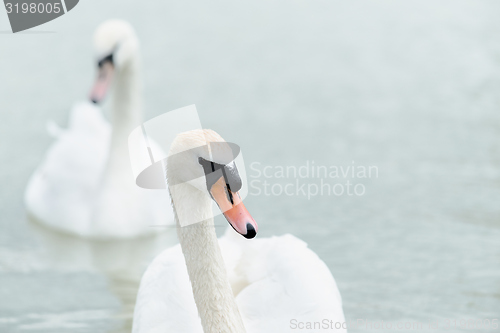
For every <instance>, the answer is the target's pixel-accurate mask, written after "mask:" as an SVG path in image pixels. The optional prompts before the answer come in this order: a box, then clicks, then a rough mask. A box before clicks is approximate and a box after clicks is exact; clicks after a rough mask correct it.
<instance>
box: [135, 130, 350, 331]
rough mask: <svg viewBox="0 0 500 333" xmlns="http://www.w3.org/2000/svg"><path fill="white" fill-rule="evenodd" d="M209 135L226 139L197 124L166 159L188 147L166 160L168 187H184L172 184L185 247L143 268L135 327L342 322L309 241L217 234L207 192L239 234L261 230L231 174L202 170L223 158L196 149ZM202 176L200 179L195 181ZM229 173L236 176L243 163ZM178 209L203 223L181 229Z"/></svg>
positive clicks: (262, 327)
mask: <svg viewBox="0 0 500 333" xmlns="http://www.w3.org/2000/svg"><path fill="white" fill-rule="evenodd" d="M205 140H207V142H224V140H223V139H222V138H221V137H220V136H219V135H218V134H217V133H215V132H213V131H210V130H203V131H202V130H196V131H190V132H185V133H182V134H180V135H178V136H177V138H176V140H175V141H174V143H173V144H172V147H171V150H170V156H172V155H173V154H177V153H179V152H181V151H189V153H187V154H184V156H183V157H184V158H183V159H176V160H172V159H170V158H169V161H168V162H167V179H168V184H181V185H176V186H174V187H172V186H170V192H171V196H172V200H173V202H175V207H174V208H175V209H174V215H175V218H176V221H177V233H178V237H179V241H180V244H178V245H176V246H174V247H172V248H169V249H167V250H165V251H164V252H163V253H161V254H160V255H159V256H157V257H156V259H155V260H154V261H153V262H152V264H151V265H150V266H149V268H148V270H147V271H146V273H145V274H144V276H143V278H142V281H141V286H140V289H139V294H138V299H137V303H136V307H135V311H134V323H133V333H160V332H176V333H182V332H189V333H196V332H205V333H209V332H224V333H226V332H227V333H239V332H259V333H262V332H273V333H279V332H296V331H298V330H297V328H307V327H309V326H308V325H312V326H311V327H313V329H309V330H301V331H307V332H314V331H324V329H325V325H330V326H331V327H334V328H335V325H337V327H338V325H344V327H345V324H343V323H344V315H343V311H342V301H341V297H340V293H339V291H338V289H337V286H336V283H335V280H334V279H333V277H332V275H331V273H330V271H329V270H328V268H327V266H326V265H325V263H324V262H323V261H322V260H321V259H319V258H318V256H317V255H316V254H315V253H314V252H312V251H311V250H310V249H308V248H307V245H306V244H305V243H304V242H303V241H301V240H299V239H297V238H295V237H294V236H292V235H284V236H281V237H272V238H264V239H255V240H247V239H244V238H243V237H241V236H238V235H236V232H235V231H233V230H232V229H230V228H228V231H227V232H226V234H225V235H224V236H223V237H222V238H220V239H219V240H218V239H217V237H216V234H215V228H214V226H213V218H212V217H211V199H210V197H212V198H213V199H214V200H215V201H216V202H217V204H218V205H219V207H221V209H222V211H225V210H226V209H227V211H225V212H224V216H225V217H226V219H227V220H228V222H229V223H230V225H231V226H232V227H233V229H234V230H236V231H237V232H238V233H240V234H242V235H244V236H245V237H246V238H252V237H254V236H255V234H256V232H257V229H258V228H257V224H256V223H255V221H254V220H253V218H252V217H251V216H250V214H249V213H248V211H247V210H246V208H245V207H244V205H243V203H242V202H241V199H240V198H239V195H238V193H234V192H232V191H231V190H230V188H232V187H229V188H228V187H227V186H226V183H227V179H226V177H225V176H221V177H220V178H217V177H216V179H215V180H214V179H213V177H212V178H210V179H211V180H209V177H204V176H205V173H204V168H203V167H202V165H201V164H203V163H209V164H210V163H211V162H214V163H219V164H224V162H223V161H221V160H218V158H217V156H215V155H214V154H213V150H212V151H211V152H210V153H209V152H208V149H201V150H200V149H195V150H193V149H191V148H194V147H199V146H203V145H204V142H205ZM223 145H224V144H223ZM190 149H191V150H190ZM227 149H229V148H227ZM210 156H212V159H211V158H210ZM206 161H208V162H206ZM213 165H214V164H212V166H213ZM233 170H235V169H233ZM226 174H227V172H226ZM196 177H201V178H198V179H197V180H196V181H192V180H191V179H193V178H196ZM232 177H236V178H238V177H239V175H238V174H237V170H236V172H235V173H233V174H232ZM200 179H201V180H202V181H201V182H200V181H199V180H200ZM204 179H206V183H205V181H203V180H204ZM188 180H191V181H190V182H189V183H182V182H186V181H188ZM208 191H209V192H210V195H208ZM230 201H232V202H230ZM179 216H184V217H186V216H187V217H189V218H193V219H194V220H197V221H203V222H200V223H198V224H194V225H190V226H185V227H180V224H179ZM189 280H190V281H191V284H190V283H189ZM336 323H338V324H336ZM318 325H323V326H322V329H319V328H318ZM330 326H329V327H330ZM314 328H315V329H314ZM332 331H335V332H345V331H346V329H345V328H339V329H338V330H332Z"/></svg>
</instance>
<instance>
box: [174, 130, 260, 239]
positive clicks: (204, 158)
mask: <svg viewBox="0 0 500 333" xmlns="http://www.w3.org/2000/svg"><path fill="white" fill-rule="evenodd" d="M238 153H239V148H238V146H237V145H235V144H232V143H228V142H226V141H225V140H224V139H223V138H222V137H221V136H220V135H219V134H217V133H216V132H214V131H212V130H193V131H188V132H184V133H181V134H179V135H177V137H176V138H175V140H174V142H173V143H172V146H171V148H170V152H169V157H168V159H167V180H168V185H169V189H170V193H171V195H172V199H173V204H174V206H175V210H176V212H177V213H178V217H179V218H181V219H182V216H181V215H182V214H183V212H182V209H188V210H196V209H198V208H199V207H195V205H197V204H199V203H198V202H196V201H193V202H191V204H186V202H187V201H189V200H190V198H193V194H195V193H200V192H202V193H204V194H206V196H205V197H206V198H208V199H207V200H210V198H211V199H213V200H214V201H215V202H216V203H217V205H218V206H219V208H220V210H221V211H222V213H223V214H224V216H225V217H226V220H227V221H228V222H229V224H230V225H231V226H232V227H233V229H234V230H236V232H238V233H239V234H241V235H243V236H244V237H246V238H253V237H255V235H256V234H257V230H258V227H257V223H256V222H255V220H254V219H253V218H252V216H251V215H250V213H249V212H248V211H247V209H246V208H245V205H243V202H242V199H241V197H240V194H239V193H238V191H239V190H240V189H241V186H242V181H241V177H240V175H239V173H238V169H237V167H236V164H235V162H234V159H235V157H236V156H237V154H238ZM193 191H194V192H193ZM178 200H181V201H183V202H182V203H181V204H182V207H179V206H180V205H179V204H178V203H179V202H178ZM184 200H185V202H184ZM204 200H205V199H204ZM187 215H189V214H187ZM181 225H182V221H181Z"/></svg>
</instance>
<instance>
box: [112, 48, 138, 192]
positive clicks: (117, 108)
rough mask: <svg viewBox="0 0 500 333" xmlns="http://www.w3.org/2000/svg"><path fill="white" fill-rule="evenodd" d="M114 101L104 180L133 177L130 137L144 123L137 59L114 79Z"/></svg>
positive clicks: (119, 71)
mask: <svg viewBox="0 0 500 333" xmlns="http://www.w3.org/2000/svg"><path fill="white" fill-rule="evenodd" d="M113 90H114V91H113V99H112V112H111V123H112V134H111V142H110V148H109V149H110V150H109V157H108V162H107V165H106V171H105V175H104V179H120V180H119V182H122V183H123V179H122V177H119V175H122V176H123V177H130V179H132V180H133V176H132V172H131V170H130V167H129V165H130V160H129V154H128V135H129V134H130V132H131V131H132V130H133V129H134V128H135V127H137V126H139V125H140V124H141V122H142V84H141V78H140V64H139V59H138V57H136V58H134V59H132V60H131V61H130V62H129V63H128V64H126V65H125V66H124V67H123V68H121V69H119V70H118V69H117V70H116V72H115V77H114V89H113Z"/></svg>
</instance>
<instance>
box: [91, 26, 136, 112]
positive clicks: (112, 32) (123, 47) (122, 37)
mask: <svg viewBox="0 0 500 333" xmlns="http://www.w3.org/2000/svg"><path fill="white" fill-rule="evenodd" d="M94 50H95V55H96V67H97V70H98V75H97V79H96V82H95V84H94V87H93V89H92V91H91V94H90V99H91V101H92V102H94V103H99V102H101V101H102V100H103V99H104V97H105V96H106V93H107V92H108V90H109V88H110V86H111V85H112V83H113V77H114V76H115V74H117V73H115V72H121V71H125V70H126V69H127V67H129V66H130V65H131V64H133V63H134V62H136V61H137V60H138V57H139V40H138V39H137V36H136V34H135V31H134V28H132V26H131V25H130V24H129V23H128V22H126V21H123V20H108V21H105V22H103V23H101V25H99V26H98V27H97V29H96V31H95V33H94Z"/></svg>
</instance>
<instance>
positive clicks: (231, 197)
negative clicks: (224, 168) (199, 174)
mask: <svg viewBox="0 0 500 333" xmlns="http://www.w3.org/2000/svg"><path fill="white" fill-rule="evenodd" d="M224 190H225V191H226V195H227V200H229V202H230V203H231V205H234V200H233V192H231V188H230V187H229V184H226V186H224Z"/></svg>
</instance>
